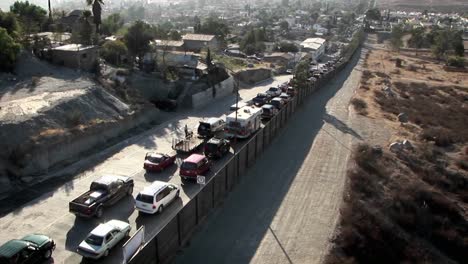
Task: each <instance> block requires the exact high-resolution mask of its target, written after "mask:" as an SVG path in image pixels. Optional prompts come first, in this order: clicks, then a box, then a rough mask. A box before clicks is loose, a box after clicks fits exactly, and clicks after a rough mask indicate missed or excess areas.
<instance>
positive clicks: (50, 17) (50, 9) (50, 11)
mask: <svg viewBox="0 0 468 264" xmlns="http://www.w3.org/2000/svg"><path fill="white" fill-rule="evenodd" d="M48 4H49V20H51V21H52V8H51V7H50V0H49V1H48Z"/></svg>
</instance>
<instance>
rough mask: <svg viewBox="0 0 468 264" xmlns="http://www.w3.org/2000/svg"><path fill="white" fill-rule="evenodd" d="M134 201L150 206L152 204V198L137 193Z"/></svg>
mask: <svg viewBox="0 0 468 264" xmlns="http://www.w3.org/2000/svg"><path fill="white" fill-rule="evenodd" d="M136 200H137V201H140V202H142V203H149V204H152V203H153V196H151V195H146V194H141V193H139V194H138V195H137V197H136Z"/></svg>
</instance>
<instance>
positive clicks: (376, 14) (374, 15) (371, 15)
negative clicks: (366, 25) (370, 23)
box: [366, 8, 382, 21]
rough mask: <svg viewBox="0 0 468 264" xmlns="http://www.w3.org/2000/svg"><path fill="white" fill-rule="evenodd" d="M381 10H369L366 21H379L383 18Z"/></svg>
mask: <svg viewBox="0 0 468 264" xmlns="http://www.w3.org/2000/svg"><path fill="white" fill-rule="evenodd" d="M381 17H382V16H381V14H380V10H379V9H377V8H372V9H369V10H367V12H366V19H368V20H379V21H380V18H381Z"/></svg>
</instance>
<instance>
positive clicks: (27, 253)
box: [0, 234, 55, 264]
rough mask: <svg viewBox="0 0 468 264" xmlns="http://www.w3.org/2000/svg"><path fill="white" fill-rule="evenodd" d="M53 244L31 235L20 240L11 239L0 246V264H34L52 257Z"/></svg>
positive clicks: (43, 238) (46, 238) (47, 239)
mask: <svg viewBox="0 0 468 264" xmlns="http://www.w3.org/2000/svg"><path fill="white" fill-rule="evenodd" d="M54 249H55V242H54V240H52V239H51V238H49V237H48V236H45V235H40V234H31V235H27V236H25V237H23V238H22V239H13V240H10V241H8V242H6V243H5V244H3V245H2V246H0V263H2V264H3V263H5V264H23V263H25V264H26V263H27V264H29V263H30V264H35V263H38V264H39V263H42V262H44V261H45V260H48V259H50V258H51V257H52V252H53V251H54Z"/></svg>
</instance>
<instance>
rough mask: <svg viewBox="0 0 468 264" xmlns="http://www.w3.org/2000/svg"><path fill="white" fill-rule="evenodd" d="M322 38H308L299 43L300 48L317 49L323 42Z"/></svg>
mask: <svg viewBox="0 0 468 264" xmlns="http://www.w3.org/2000/svg"><path fill="white" fill-rule="evenodd" d="M325 41H326V40H325V39H323V38H308V39H306V40H304V41H303V42H302V43H301V47H302V48H306V49H312V50H317V49H318V48H320V46H322V45H323V43H325Z"/></svg>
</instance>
